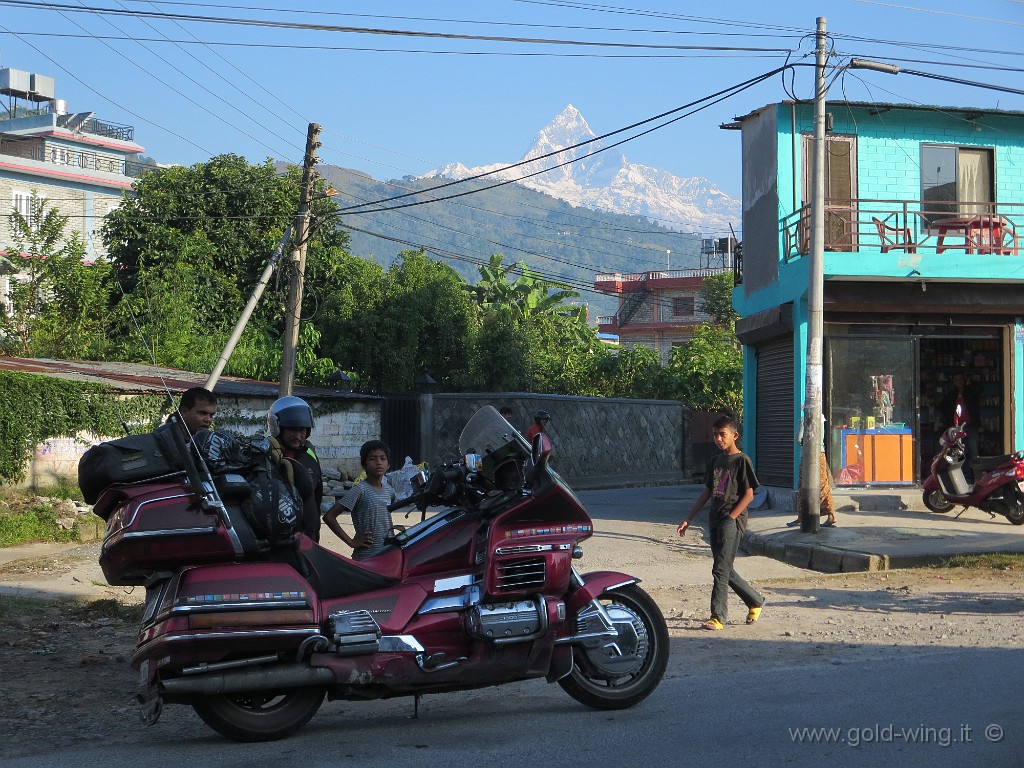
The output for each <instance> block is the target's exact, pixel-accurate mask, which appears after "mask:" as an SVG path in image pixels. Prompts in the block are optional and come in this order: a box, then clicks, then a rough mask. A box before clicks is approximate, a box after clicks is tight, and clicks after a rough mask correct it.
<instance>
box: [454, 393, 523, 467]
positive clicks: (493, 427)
mask: <svg viewBox="0 0 1024 768" xmlns="http://www.w3.org/2000/svg"><path fill="white" fill-rule="evenodd" d="M502 449H504V450H505V451H509V452H513V451H515V452H518V450H521V451H522V453H523V455H524V456H529V455H530V444H529V443H528V442H526V438H525V437H523V436H522V435H521V434H519V432H518V430H516V428H515V427H513V426H512V425H511V424H509V423H508V422H507V421H505V419H503V418H502V417H501V414H500V413H498V411H497V409H496V408H495V407H494V406H492V405H485V406H484V407H483V408H481V409H480V410H479V411H477V412H476V413H474V414H473V416H472V417H471V418H470V420H469V421H468V422H466V426H465V427H464V428H463V430H462V434H461V435H460V436H459V453H461V454H462V455H463V456H465V455H466V454H474V453H475V454H479V455H480V456H481V457H483V456H488V455H491V454H495V453H499V452H500V451H501V450H502Z"/></svg>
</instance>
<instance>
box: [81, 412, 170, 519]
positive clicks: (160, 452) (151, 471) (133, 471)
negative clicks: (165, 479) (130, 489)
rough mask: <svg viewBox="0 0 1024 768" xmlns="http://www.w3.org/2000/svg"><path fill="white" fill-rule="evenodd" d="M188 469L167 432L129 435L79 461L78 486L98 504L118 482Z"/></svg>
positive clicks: (92, 450) (89, 500) (88, 500)
mask: <svg viewBox="0 0 1024 768" xmlns="http://www.w3.org/2000/svg"><path fill="white" fill-rule="evenodd" d="M183 469H184V467H183V466H181V462H180V461H179V460H178V453H177V451H176V450H175V448H174V445H173V444H172V443H171V436H170V434H168V432H167V431H166V430H159V431H157V432H148V433H146V434H143V435H129V436H128V437H122V438H120V439H119V440H110V441H109V442H106V443H100V444H99V445H94V446H93V447H92V448H90V449H89V450H87V451H86V452H85V454H83V456H82V458H81V459H79V461H78V487H79V488H80V489H81V490H82V496H83V497H84V498H85V502H86V504H95V503H96V500H97V499H99V497H100V495H101V494H102V493H103V491H104V490H105V489H106V488H108V487H109V486H111V485H114V484H116V483H137V482H139V481H141V480H150V479H154V478H158V477H160V476H162V475H170V474H173V473H175V472H180V471H182V470H183Z"/></svg>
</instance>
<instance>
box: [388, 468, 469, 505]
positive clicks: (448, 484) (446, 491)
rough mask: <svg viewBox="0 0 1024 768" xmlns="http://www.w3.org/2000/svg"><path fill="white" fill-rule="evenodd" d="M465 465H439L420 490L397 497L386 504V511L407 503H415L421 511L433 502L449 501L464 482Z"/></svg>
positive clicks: (446, 502)
mask: <svg viewBox="0 0 1024 768" xmlns="http://www.w3.org/2000/svg"><path fill="white" fill-rule="evenodd" d="M465 479H466V467H465V466H463V465H461V464H456V465H453V466H446V467H441V468H439V469H435V470H434V471H433V472H431V473H430V479H429V480H428V481H427V484H426V485H425V486H424V487H423V488H422V490H420V491H417V492H416V493H414V494H413V495H412V496H407V497H406V498H404V499H398V500H397V501H393V502H391V503H390V504H388V512H394V511H395V510H396V509H401V508H402V507H405V506H407V505H409V504H415V505H416V506H417V507H418V508H419V509H420V510H421V511H426V509H427V507H428V506H431V505H434V504H438V503H441V504H448V503H451V502H452V501H453V500H454V499H455V497H456V496H457V495H458V494H457V489H458V486H459V485H460V484H462V483H463V482H465Z"/></svg>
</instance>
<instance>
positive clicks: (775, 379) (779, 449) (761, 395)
mask: <svg viewBox="0 0 1024 768" xmlns="http://www.w3.org/2000/svg"><path fill="white" fill-rule="evenodd" d="M755 386H756V387H757V394H756V397H755V409H756V411H755V413H756V423H755V424H754V444H755V446H756V456H757V461H756V466H755V467H754V470H755V471H756V472H757V479H758V480H760V481H761V482H762V483H764V484H765V485H778V486H782V487H783V488H791V487H792V486H793V454H794V434H793V424H794V421H793V419H794V417H793V403H794V402H795V400H794V392H793V336H792V335H786V336H779V337H776V338H774V339H772V340H771V341H767V342H765V343H763V344H760V345H758V347H757V376H756V384H755Z"/></svg>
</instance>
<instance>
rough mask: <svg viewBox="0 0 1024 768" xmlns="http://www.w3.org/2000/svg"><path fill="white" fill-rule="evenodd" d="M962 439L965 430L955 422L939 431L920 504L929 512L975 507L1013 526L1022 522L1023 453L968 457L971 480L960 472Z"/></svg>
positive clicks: (962, 456)
mask: <svg viewBox="0 0 1024 768" xmlns="http://www.w3.org/2000/svg"><path fill="white" fill-rule="evenodd" d="M957 421H959V419H957ZM966 439H967V431H966V429H965V428H964V426H963V425H962V424H959V423H958V424H954V425H953V426H952V427H950V428H949V429H947V430H946V431H945V432H943V433H942V437H940V438H939V448H940V449H941V450H940V451H939V452H938V453H937V454H936V455H935V458H934V459H932V468H931V474H929V475H928V477H927V478H925V481H924V483H923V485H922V488H923V489H924V505H925V506H926V507H927V508H928V509H930V510H931V511H932V512H949V511H950V510H951V509H953V508H954V507H956V506H960V505H962V506H963V509H962V510H960V514H963V512H964V511H966V509H967V508H968V507H977V508H978V509H981V510H984V511H985V512H988V513H989V514H990V515H992V516H993V517H995V516H996V515H1003V516H1004V517H1005V518H1006V519H1007V520H1009V521H1010V522H1011V523H1013V524H1014V525H1024V452H1018V453H1011V454H1007V455H1005V456H982V457H980V458H977V459H971V461H970V467H971V469H972V470H973V472H974V476H975V478H976V479H975V481H974V482H973V483H971V482H970V481H969V480H968V479H967V477H966V476H965V475H964V463H965V459H966V455H967V454H966V451H965V441H966ZM957 516H958V517H959V515H957Z"/></svg>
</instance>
